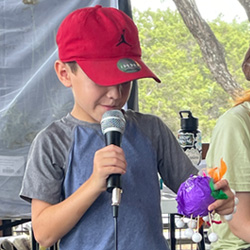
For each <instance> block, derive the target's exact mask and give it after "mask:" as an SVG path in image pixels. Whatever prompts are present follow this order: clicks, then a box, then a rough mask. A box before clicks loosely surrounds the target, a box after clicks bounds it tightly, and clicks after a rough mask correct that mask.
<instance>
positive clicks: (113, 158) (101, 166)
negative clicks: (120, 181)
mask: <svg viewBox="0 0 250 250" xmlns="http://www.w3.org/2000/svg"><path fill="white" fill-rule="evenodd" d="M126 167H127V162H126V159H125V155H124V151H123V149H122V148H120V147H118V146H115V145H109V146H106V147H104V148H102V149H100V150H98V151H96V153H95V156H94V165H93V173H92V175H91V180H92V181H94V182H95V184H96V185H97V187H98V188H100V189H101V190H102V191H105V190H106V187H107V178H108V177H109V175H111V174H125V173H126Z"/></svg>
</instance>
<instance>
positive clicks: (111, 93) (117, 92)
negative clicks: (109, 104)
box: [107, 84, 122, 99]
mask: <svg viewBox="0 0 250 250" xmlns="http://www.w3.org/2000/svg"><path fill="white" fill-rule="evenodd" d="M121 94H122V91H121V85H120V84H118V85H113V86H110V87H108V91H107V96H108V97H109V98H112V99H118V98H120V97H121Z"/></svg>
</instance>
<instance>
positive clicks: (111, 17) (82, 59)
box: [56, 5, 160, 86]
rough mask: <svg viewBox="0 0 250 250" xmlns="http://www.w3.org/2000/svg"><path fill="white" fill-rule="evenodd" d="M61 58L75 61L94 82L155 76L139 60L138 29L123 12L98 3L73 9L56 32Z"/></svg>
mask: <svg viewBox="0 0 250 250" xmlns="http://www.w3.org/2000/svg"><path fill="white" fill-rule="evenodd" d="M56 42H57V45H58V52H59V58H60V60H61V61H62V62H72V61H75V62H77V64H78V65H79V66H80V67H81V69H82V70H83V71H84V72H85V74H86V75H87V76H88V77H89V78H90V79H91V80H92V81H94V82H95V83H97V84H99V85H103V86H111V85H116V84H121V83H123V82H128V81H132V80H136V79H140V78H154V79H155V80H156V81H157V82H160V80H159V78H158V77H157V76H156V75H155V74H154V73H153V72H152V71H151V70H150V69H149V68H148V67H147V66H146V65H145V64H144V63H143V61H142V60H141V48H140V42H139V37H138V30H137V27H136V26H135V24H134V22H133V20H132V19H131V18H130V17H129V16H127V15H126V14H125V13H124V12H122V11H120V10H118V9H115V8H111V7H106V8H103V7H102V6H100V5H97V6H95V7H87V8H82V9H78V10H75V11H73V12H72V13H70V14H69V15H68V16H67V17H66V18H65V19H64V20H63V22H62V23H61V25H60V27H59V29H58V33H57V36H56Z"/></svg>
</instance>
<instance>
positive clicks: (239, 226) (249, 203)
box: [228, 192, 250, 243]
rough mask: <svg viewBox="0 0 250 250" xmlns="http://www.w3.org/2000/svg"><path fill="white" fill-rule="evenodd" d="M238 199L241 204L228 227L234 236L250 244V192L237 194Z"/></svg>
mask: <svg viewBox="0 0 250 250" xmlns="http://www.w3.org/2000/svg"><path fill="white" fill-rule="evenodd" d="M236 197H237V198H238V199H239V204H238V205H237V210H236V213H235V214H233V219H232V220H231V221H229V222H228V225H229V228H230V230H231V231H232V233H233V234H235V235H236V236H237V237H239V238H241V239H242V240H244V241H246V242H248V243H250V192H236Z"/></svg>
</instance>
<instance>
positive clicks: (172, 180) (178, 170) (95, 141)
mask: <svg viewBox="0 0 250 250" xmlns="http://www.w3.org/2000/svg"><path fill="white" fill-rule="evenodd" d="M124 116H125V119H126V127H125V132H124V134H123V137H122V143H121V147H122V148H123V150H124V153H125V157H126V161H127V172H126V174H124V175H123V176H122V177H121V178H122V189H123V193H122V199H121V204H120V206H119V216H118V245H119V249H120V250H127V249H138V250H147V249H148V250H152V249H153V250H158V249H159V250H166V249H169V248H168V246H167V244H166V241H165V238H164V236H163V232H162V219H161V207H160V201H161V197H160V189H159V177H158V173H159V174H160V176H161V177H162V179H163V181H164V183H165V184H166V186H168V187H169V188H170V189H172V190H173V191H174V192H177V190H178V188H179V186H180V184H181V183H182V182H184V181H185V180H186V179H187V178H188V177H189V176H190V175H191V174H197V169H196V168H195V167H194V166H193V165H192V163H191V161H190V160H189V159H188V157H187V156H186V154H185V153H184V152H183V150H182V149H181V147H180V146H179V144H178V142H177V140H176V138H175V137H174V135H173V134H172V132H171V131H170V130H169V129H168V127H167V126H166V125H165V124H164V123H163V122H162V121H161V120H160V119H159V118H158V117H156V116H153V115H145V114H141V113H138V112H134V111H131V110H129V111H126V112H125V113H124ZM104 146H105V139H104V136H103V134H102V131H101V127H100V124H93V123H87V122H83V121H79V120H77V119H75V118H74V117H72V116H71V115H67V116H66V117H64V118H62V119H61V120H59V121H56V122H54V123H52V124H51V125H50V126H48V127H47V128H46V129H44V130H43V131H41V132H40V133H39V134H38V135H37V137H36V138H35V140H34V142H33V143H32V146H31V149H30V153H29V156H28V161H27V168H26V172H25V176H24V179H23V186H22V190H21V193H20V196H21V197H22V198H23V199H26V200H28V201H30V200H31V199H39V200H43V201H46V202H49V203H51V204H56V203H58V202H60V201H62V200H64V199H66V198H67V197H69V196H70V195H71V194H72V193H73V192H75V191H76V190H77V189H78V188H79V187H80V186H81V185H82V184H83V183H84V182H85V181H86V180H87V179H88V178H89V177H90V175H91V173H92V169H93V158H94V154H95V152H96V151H97V150H99V149H100V148H103V147H104ZM62 223H63V222H62ZM114 244H115V243H114V223H113V217H112V206H111V194H110V193H108V192H103V193H102V194H101V195H100V196H99V197H98V199H97V200H96V201H95V202H94V203H93V204H92V206H91V207H90V208H89V209H88V210H87V212H86V213H85V214H84V215H83V216H82V218H81V219H80V221H79V222H78V223H77V224H76V226H75V227H74V228H73V229H72V230H71V231H70V232H69V233H68V234H66V235H65V236H64V237H63V238H62V239H61V241H60V250H69V249H81V250H85V249H86V250H89V249H91V250H111V249H114Z"/></svg>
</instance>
